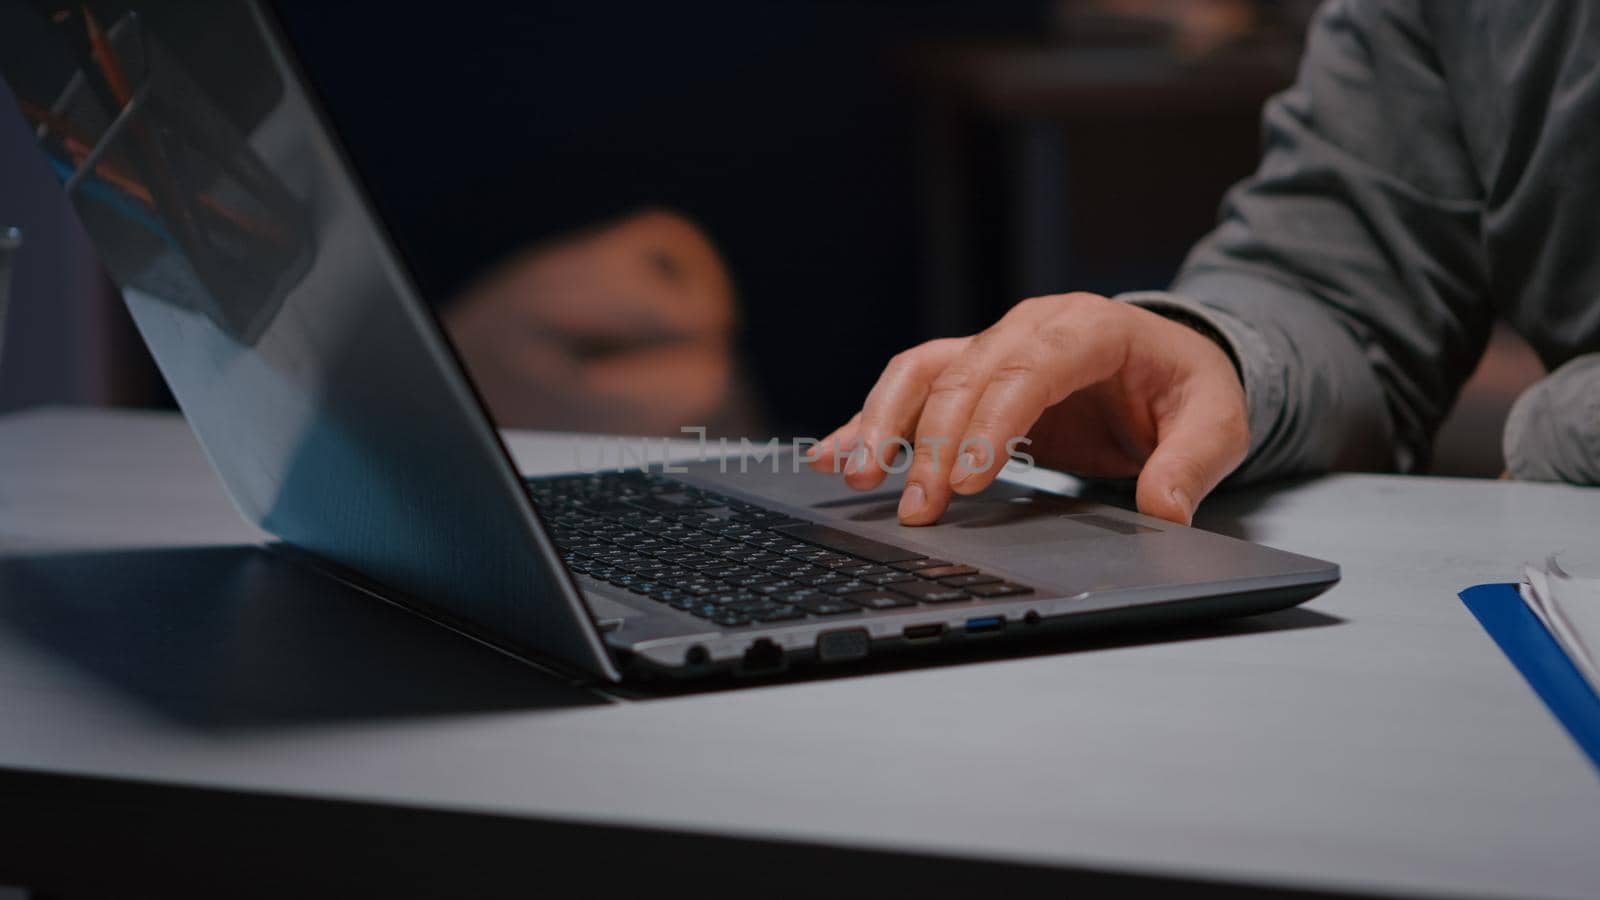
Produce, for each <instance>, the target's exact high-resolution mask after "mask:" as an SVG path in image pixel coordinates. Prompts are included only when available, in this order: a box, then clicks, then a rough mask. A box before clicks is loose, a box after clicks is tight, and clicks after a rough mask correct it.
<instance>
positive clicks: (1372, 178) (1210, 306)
mask: <svg viewBox="0 0 1600 900" xmlns="http://www.w3.org/2000/svg"><path fill="white" fill-rule="evenodd" d="M1430 33H1431V31H1430V27H1429V22H1428V11H1427V10H1425V9H1424V8H1423V4H1422V2H1421V0H1330V2H1329V3H1327V4H1325V5H1324V6H1323V8H1322V9H1321V10H1320V11H1319V13H1318V14H1317V17H1316V19H1315V20H1314V22H1313V24H1312V28H1311V33H1310V37H1309V42H1308V46H1307V50H1306V55H1305V58H1304V60H1303V62H1302V65H1301V69H1300V73H1299V76H1298V78H1297V80H1296V83H1295V84H1294V86H1293V87H1292V88H1290V89H1289V90H1288V91H1286V92H1284V93H1283V94H1281V95H1279V96H1278V97H1276V98H1274V99H1273V100H1272V101H1271V102H1270V103H1269V104H1268V106H1267V108H1266V111H1265V113H1264V119H1263V139H1264V144H1265V150H1264V155H1263V158H1262V162H1261V165H1260V168H1259V170H1258V171H1257V172H1256V173H1255V174H1254V175H1253V176H1252V177H1250V178H1249V179H1247V180H1246V181H1244V182H1242V183H1241V184H1239V185H1238V186H1236V187H1235V188H1234V189H1233V190H1232V191H1230V192H1229V194H1228V196H1227V198H1226V200H1225V201H1224V203H1223V209H1222V217H1221V223H1220V225H1219V226H1218V228H1217V229H1216V231H1214V232H1213V233H1212V234H1211V235H1209V236H1208V237H1206V238H1205V239H1204V240H1203V241H1202V242H1201V243H1200V244H1199V245H1198V246H1197V247H1196V248H1195V249H1194V251H1193V252H1192V253H1191V254H1190V256H1189V259H1188V260H1187V261H1186V262H1185V264H1184V267H1183V269H1182V271H1181V272H1180V273H1179V276H1178V279H1177V281H1176V282H1175V284H1174V285H1173V287H1172V289H1171V291H1170V292H1146V293H1140V294H1133V295H1125V298H1124V299H1127V300H1129V301H1130V302H1134V303H1139V304H1141V305H1145V306H1148V307H1151V308H1153V309H1155V310H1156V311H1161V310H1163V309H1165V310H1168V311H1179V312H1184V313H1188V314H1190V315H1196V316H1199V317H1201V318H1203V319H1204V320H1205V321H1206V322H1208V323H1209V324H1210V325H1211V326H1212V327H1213V328H1214V329H1215V330H1216V331H1217V332H1218V333H1220V334H1221V335H1222V336H1223V338H1224V339H1225V340H1226V342H1227V343H1228V344H1229V345H1230V349H1231V350H1232V351H1233V354H1234V357H1235V359H1236V360H1237V362H1238V364H1239V368H1240V372H1241V376H1242V377H1243V380H1244V383H1245V391H1246V396H1247V400H1248V403H1249V407H1250V430H1251V449H1250V454H1249V456H1248V458H1247V459H1246V461H1245V463H1244V465H1243V466H1242V467H1241V468H1240V470H1239V471H1238V472H1237V473H1236V475H1235V476H1234V480H1235V481H1254V480H1260V479H1264V478H1270V477H1279V476H1286V475H1292V474H1297V473H1304V472H1316V471H1324V470H1327V469H1333V468H1369V469H1397V470H1399V471H1411V470H1414V469H1416V468H1418V467H1420V466H1422V465H1425V463H1426V460H1427V455H1428V450H1429V443H1430V440H1431V437H1432V434H1433V432H1434V430H1435V429H1436V428H1437V426H1438V424H1439V422H1440V420H1441V419H1442V418H1443V417H1444V415H1445V413H1446V412H1447V411H1448V408H1449V406H1450V404H1451V402H1452V401H1453V399H1454V397H1455V394H1456V392H1457V391H1458V390H1459V388H1460V386H1461V384H1462V383H1463V382H1464V381H1465V380H1466V378H1467V376H1468V375H1469V374H1470V373H1471V370H1472V368H1473V366H1474V364H1475V363H1476V361H1477V359H1478V356H1479V355H1480V354H1481V352H1482V350H1483V346H1484V343H1485V341H1486V340H1487V336H1488V329H1489V322H1490V317H1491V312H1490V305H1489V303H1488V300H1487V296H1486V295H1487V289H1486V281H1487V277H1486V273H1485V265H1484V262H1483V257H1482V249H1481V243H1480V238H1481V235H1480V222H1481V210H1482V203H1481V198H1480V195H1481V193H1482V190H1481V188H1480V185H1479V182H1478V179H1477V177H1476V174H1475V172H1474V168H1473V165H1472V162H1471V159H1470V157H1469V155H1468V153H1467V151H1466V149H1465V148H1464V147H1463V145H1462V141H1461V137H1460V129H1459V125H1458V122H1457V119H1456V116H1455V110H1454V108H1453V105H1452V99H1451V93H1450V91H1449V90H1448V89H1447V86H1446V85H1445V83H1444V76H1443V74H1442V73H1441V72H1440V70H1439V68H1438V64H1437V58H1436V55H1435V53H1434V51H1433V48H1432V47H1431V45H1430Z"/></svg>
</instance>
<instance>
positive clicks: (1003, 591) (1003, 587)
mask: <svg viewBox="0 0 1600 900" xmlns="http://www.w3.org/2000/svg"><path fill="white" fill-rule="evenodd" d="M967 590H969V591H971V592H972V593H973V594H975V595H977V596H979V597H1012V596H1016V595H1018V594H1031V593H1033V588H1031V587H1024V586H1023V585H1020V584H1012V583H1011V582H1009V581H996V582H992V583H990V584H975V585H973V586H972V587H969V588H967Z"/></svg>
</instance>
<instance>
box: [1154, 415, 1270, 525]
mask: <svg viewBox="0 0 1600 900" xmlns="http://www.w3.org/2000/svg"><path fill="white" fill-rule="evenodd" d="M1156 441H1157V442H1156V449H1155V451H1154V452H1152V453H1151V454H1150V458H1149V459H1147V460H1146V461H1145V464H1144V469H1143V471H1141V472H1140V473H1139V486H1138V490H1137V492H1136V495H1135V498H1136V500H1137V501H1138V504H1139V511H1140V512H1142V513H1144V514H1145V515H1147V516H1155V517H1156V518H1159V519H1166V520H1167V521H1169V522H1177V523H1178V524H1180V525H1188V524H1189V523H1190V522H1191V521H1193V520H1194V511H1195V508H1196V507H1198V506H1199V505H1200V501H1201V500H1202V499H1204V498H1205V496H1206V495H1207V494H1209V493H1211V491H1212V490H1213V489H1214V488H1215V487H1216V486H1217V484H1218V482H1220V481H1222V479H1224V478H1226V477H1227V476H1228V473H1229V472H1232V471H1233V470H1234V469H1236V468H1238V467H1239V463H1241V462H1243V461H1244V457H1245V454H1246V452H1248V451H1249V449H1250V426H1249V421H1248V418H1247V416H1246V415H1245V412H1244V403H1243V399H1242V398H1241V397H1239V396H1237V392H1226V395H1225V396H1217V397H1209V398H1206V399H1205V400H1204V401H1201V400H1199V398H1197V399H1196V402H1190V403H1183V404H1180V405H1179V406H1178V408H1177V410H1176V411H1174V412H1173V413H1172V414H1171V416H1170V417H1169V418H1168V420H1167V421H1158V422H1157V425H1156Z"/></svg>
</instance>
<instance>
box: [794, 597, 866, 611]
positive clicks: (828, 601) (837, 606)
mask: <svg viewBox="0 0 1600 900" xmlns="http://www.w3.org/2000/svg"><path fill="white" fill-rule="evenodd" d="M796 605H797V606H799V607H800V608H801V609H804V610H805V611H806V612H808V613H811V614H812V615H814V616H840V615H844V614H846V613H858V612H861V607H859V606H856V605H855V604H854V603H850V602H848V601H846V600H844V599H842V598H837V597H822V598H819V599H815V600H801V601H800V602H799V603H797V604H796Z"/></svg>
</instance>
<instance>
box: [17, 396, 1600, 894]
mask: <svg viewBox="0 0 1600 900" xmlns="http://www.w3.org/2000/svg"><path fill="white" fill-rule="evenodd" d="M571 440H572V439H571V438H547V439H542V438H540V437H538V436H535V435H514V436H512V440H511V444H512V446H513V448H514V452H515V453H516V454H517V456H518V458H519V462H520V463H521V464H522V465H523V466H525V467H526V468H527V469H529V470H531V471H538V470H550V469H561V468H564V467H566V466H568V465H569V463H570V460H571V459H572V450H571V444H570V441H571ZM1200 524H1202V525H1203V526H1207V527H1213V528H1216V529H1218V530H1224V531H1229V532H1232V533H1238V534H1243V535H1245V536H1248V537H1250V538H1252V539H1254V540H1258V541H1261V542H1264V543H1268V544H1272V545H1275V546H1279V547H1282V548H1285V549H1288V550H1293V551H1298V552H1302V553H1307V554H1311V555H1314V556H1319V557H1323V558H1327V559H1332V560H1335V561H1337V562H1339V563H1341V564H1342V565H1343V567H1344V581H1343V582H1342V583H1341V584H1340V585H1339V586H1337V587H1336V588H1334V589H1333V590H1332V591H1330V592H1329V593H1328V594H1326V595H1324V596H1323V597H1320V598H1318V599H1317V600H1314V601H1312V602H1311V603H1310V604H1309V605H1308V606H1307V607H1305V608H1304V609H1305V610H1309V611H1310V612H1309V613H1308V612H1305V611H1303V610H1302V611H1290V612H1286V613H1280V614H1274V615H1273V616H1269V617H1264V618H1265V621H1264V622H1263V623H1261V626H1260V627H1259V628H1258V627H1246V628H1227V629H1215V630H1211V631H1202V632H1201V633H1200V635H1199V636H1190V637H1188V638H1186V639H1181V640H1170V641H1167V642H1164V643H1158V644H1151V645H1142V646H1141V645H1113V646H1096V647H1091V648H1089V649H1081V648H1080V649H1078V650H1076V651H1075V652H1059V653H1046V654H1043V655H1031V656H1020V657H1016V656H1014V657H1011V658H1005V659H1000V660H994V661H986V662H978V663H970V664H961V665H947V666H941V667H935V668H920V669H907V670H898V671H885V672H877V673H873V674H868V675H863V676H860V677H847V678H839V679H831V680H821V681H812V682H802V683H790V684H783V685H777V686H766V687H754V688H750V689H741V690H732V691H721V692H716V693H704V694H692V695H688V696H679V697H673V698H667V699H653V700H645V701H636V702H606V703H597V704H593V705H587V704H578V703H572V704H565V703H557V704H550V705H542V704H538V703H534V702H532V701H531V700H530V701H529V703H528V704H527V706H526V708H524V707H523V706H522V705H521V704H520V702H519V701H518V699H517V698H516V696H512V697H511V698H510V699H509V700H506V698H500V700H504V701H506V702H499V701H496V702H492V703H477V702H476V698H474V697H472V696H470V691H468V690H467V688H462V689H461V690H458V691H456V693H455V694H451V693H450V692H449V691H445V693H444V695H442V696H437V697H434V698H433V700H434V701H437V702H433V703H432V705H430V706H422V707H419V708H417V709H415V710H410V711H408V710H406V709H405V708H404V707H403V705H402V707H401V708H400V710H399V712H396V711H395V710H387V711H382V714H377V715H356V714H351V715H348V716H345V715H340V714H339V711H338V709H337V708H335V709H333V711H332V712H331V713H329V711H327V710H324V711H323V713H326V714H319V715H316V716H307V717H304V718H303V719H297V718H296V717H295V716H294V715H293V714H292V711H291V712H290V713H289V714H286V715H284V716H281V717H278V718H276V719H274V718H273V717H272V716H265V717H258V718H256V719H250V720H248V721H245V722H244V724H242V725H239V724H238V723H235V724H236V725H237V727H234V726H227V727H211V726H208V725H207V724H206V719H205V716H204V715H203V714H202V715H199V716H198V717H196V716H193V715H186V714H185V713H184V712H183V710H182V704H181V703H179V704H177V706H174V705H173V704H172V703H164V701H163V697H165V700H168V701H170V700H172V697H171V696H166V695H162V694H161V692H162V691H168V692H169V693H170V690H171V688H170V685H168V686H167V687H161V686H159V685H158V686H157V687H153V688H151V687H148V686H147V689H146V690H145V691H144V692H143V693H142V694H141V692H140V691H138V690H130V689H129V687H128V686H127V685H125V684H120V685H119V684H118V683H117V680H118V679H117V677H116V670H114V669H113V670H99V671H96V670H95V668H94V665H92V664H86V662H85V660H86V659H90V658H91V656H92V655H91V654H88V653H86V652H82V651H81V648H74V647H73V646H71V640H72V639H71V638H70V635H69V636H68V637H66V638H63V637H62V636H61V634H60V629H59V628H57V630H54V631H52V630H51V627H50V626H49V625H48V623H47V624H46V625H39V622H38V617H39V616H40V615H43V613H40V611H39V610H37V609H33V608H31V607H25V608H24V612H22V613H19V612H18V611H17V610H16V609H12V610H10V611H9V612H8V611H7V604H10V603H13V602H14V601H16V602H20V601H18V600H17V598H15V597H10V598H8V597H0V710H3V711H4V712H3V722H4V725H3V727H0V769H5V770H13V771H32V772H47V773H75V774H88V775H96V776H103V777H108V778H115V779H131V780H137V781H149V782H158V783H162V784H180V785H192V786H201V787H212V788H227V789H235V790H248V791H260V792H266V793H270V794H281V795H287V796H318V797H336V798H348V799H353V800H365V801H374V802H378V803H383V804H395V805H398V806H405V807H412V808H419V807H420V808H428V809H444V810H458V811H468V812H475V813H477V812H496V813H502V814H506V815H509V816H532V817H539V818H542V819H546V820H556V821H568V820H570V821H577V822H593V823H606V824H626V825H636V826H642V827H647V828H661V829H665V830H670V831H673V832H686V833H704V834H719V835H725V834H739V835H746V836H756V837H773V838H780V839H784V840H796V841H807V842H816V843H820V844H824V845H829V846H839V847H852V848H886V849H894V850H903V851H908V852H911V853H914V854H917V855H919V856H951V857H956V858H963V859H987V860H1011V861H1026V862H1032V863H1038V864H1044V865H1048V866H1063V867H1081V868H1088V869H1095V870H1104V871H1111V872H1122V871H1126V872H1139V873H1158V874H1159V873H1165V874H1173V875H1180V876H1191V877H1198V878H1201V879H1217V880H1224V881H1232V882H1242V883H1250V884H1261V885H1277V886H1300V887H1309V888H1328V889H1340V890H1355V891H1367V890H1370V891H1377V892H1413V893H1437V894H1441V895H1471V896H1488V895H1515V896H1524V897H1530V896H1567V897H1585V896H1594V895H1595V894H1596V893H1597V892H1600V853H1597V852H1596V851H1597V850H1600V777H1597V773H1596V770H1595V768H1594V767H1592V766H1591V765H1590V763H1589V762H1588V760H1587V759H1586V758H1585V757H1584V756H1583V755H1582V754H1581V752H1580V751H1579V750H1578V748H1577V747H1576V745H1575V744H1573V743H1572V741H1571V740H1570V739H1569V738H1568V736H1567V734H1566V732H1565V731H1563V730H1562V729H1561V727H1560V725H1559V724H1558V723H1557V722H1556V721H1555V719H1554V718H1553V717H1552V716H1551V715H1550V714H1549V713H1548V712H1547V711H1546V709H1545V708H1544V706H1543V705H1542V704H1541V703H1540V701H1539V700H1538V699H1537V697H1536V696H1535V695H1534V694H1533V693H1532V691H1531V690H1530V689H1529V688H1528V687H1527V686H1526V685H1525V684H1524V682H1523V681H1522V679H1521V678H1520V677H1519V676H1518V674H1517V673H1516V672H1515V671H1514V670H1513V669H1512V667H1511V666H1510V664H1509V663H1508V662H1507V661H1506V660H1505V659H1504V658H1503V657H1502V655H1501V654H1500V652H1499V650H1498V649H1497V648H1496V647H1495V646H1494V644H1493V643H1492V642H1491V641H1490V639H1489V638H1488V637H1487V636H1486V635H1485V634H1484V633H1483V632H1482V631H1481V630H1480V629H1479V627H1478V625H1477V623H1476V622H1475V621H1474V619H1473V618H1472V616H1471V615H1470V614H1469V613H1468V612H1467V610H1466V609H1465V608H1464V607H1463V606H1462V605H1461V603H1460V602H1459V600H1457V598H1456V592H1457V591H1458V590H1460V589H1461V588H1464V587H1466V586H1468V585H1472V584H1475V583H1479V582H1484V581H1496V580H1499V581H1506V580H1513V579H1514V578H1515V577H1516V575H1517V572H1518V567H1519V564H1520V563H1521V562H1523V561H1524V560H1534V559H1539V558H1542V557H1543V556H1544V555H1545V554H1547V553H1549V552H1550V551H1552V550H1558V549H1562V548H1567V549H1568V550H1569V551H1570V553H1569V555H1568V556H1567V557H1566V560H1567V561H1569V562H1573V563H1574V564H1575V565H1576V567H1577V568H1580V569H1582V568H1583V567H1584V565H1585V563H1583V562H1582V561H1583V560H1587V561H1588V563H1587V565H1589V566H1590V569H1591V571H1594V570H1600V491H1593V490H1583V489H1576V488H1569V487H1562V486H1546V485H1525V484H1512V483H1498V482H1469V481H1456V480H1442V479H1438V480H1436V479H1422V478H1398V477H1377V476H1342V477H1333V478H1327V479H1322V480H1319V481H1315V482H1312V483H1309V484H1305V485H1301V486H1296V487H1291V488H1287V489H1282V490H1279V491H1277V492H1271V493H1265V492H1258V493H1250V494H1244V495H1235V496H1229V497H1223V498H1220V499H1216V500H1213V501H1212V502H1209V503H1208V504H1207V505H1206V507H1205V509H1204V510H1203V512H1202V516H1201V520H1200ZM262 537H263V536H262V535H261V534H259V533H257V532H255V531H253V530H252V529H251V528H249V527H247V526H246V525H244V524H243V523H242V522H241V521H240V520H239V519H238V517H237V516H235V515H234V513H233V512H232V509H231V508H230V506H229V505H228V503H227V501H226V500H225V498H224V496H223V494H222V492H221V489H220V487H219V485H218V483H217V482H216V480H215V478H214V477H213V476H212V475H211V474H210V473H209V470H207V469H206V467H205V464H204V462H203V459H202V456H201V454H200V452H199V450H198V448H197V447H196V445H195V444H194V442H193V441H192V439H191V438H190V436H189V434H188V432H187V430H186V429H185V428H184V426H183V424H182V422H181V421H180V420H179V419H177V418H176V417H175V416H167V415H160V414H133V413H104V412H101V413H96V412H75V411H42V412H35V413H30V414H24V415H20V416H12V417H8V418H5V419H0V555H3V556H5V557H9V558H12V559H16V558H22V557H28V558H32V559H35V560H43V559H55V560H57V561H58V562H59V561H63V560H65V561H68V562H70V560H71V559H73V558H74V556H73V555H76V554H82V553H85V552H86V551H97V552H103V551H110V550H115V549H121V550H132V549H137V548H176V547H198V546H211V545H230V544H234V545H236V544H242V543H243V544H248V543H251V542H255V541H258V540H261V539H262ZM374 603H375V604H376V601H374ZM380 605H381V604H380ZM30 610H31V611H30ZM397 614H398V613H397ZM29 616H33V617H34V618H31V619H30V618H29ZM313 621H314V620H313ZM69 622H70V619H69ZM29 623H33V624H29ZM57 624H58V625H59V623H57ZM424 624H425V623H424ZM1269 625H1270V626H1272V627H1270V628H1269V627H1266V626H1269ZM328 627H329V628H330V629H335V630H336V629H338V628H341V627H348V623H346V622H344V620H343V619H340V620H339V621H330V624H329V626H328ZM408 627H409V626H408ZM427 627H428V628H431V627H432V626H427ZM240 633H244V634H248V633H250V632H249V631H248V630H243V631H241V632H240ZM298 633H299V632H294V631H292V630H291V631H290V632H288V633H287V634H288V636H287V637H283V638H282V639H281V640H279V642H278V643H277V644H275V645H272V646H273V652H275V653H281V654H287V655H289V656H291V657H292V656H293V654H295V653H296V652H299V651H298V650H297V646H296V644H295V642H294V640H293V637H294V635H295V634H298ZM407 633H408V634H409V633H410V632H407ZM52 635H53V636H54V637H52ZM346 638H347V639H349V640H353V641H356V642H358V643H359V641H360V639H361V635H360V633H355V634H353V635H347V636H346ZM141 639H142V638H141ZM452 640H453V641H454V643H452V644H451V647H452V648H455V649H452V650H450V651H449V652H450V653H457V652H459V654H460V655H461V657H462V659H463V660H467V662H465V663H463V664H462V665H466V666H468V667H472V666H480V665H491V663H486V662H483V660H484V659H487V658H488V657H493V656H494V654H492V653H490V652H489V651H487V650H484V649H482V648H479V647H476V646H474V645H470V644H466V643H465V642H462V641H459V640H455V639H454V638H453V637H452ZM113 652H114V651H113ZM419 652H420V651H419ZM429 652H432V651H429ZM441 652H443V651H441ZM447 655H448V654H447ZM429 658H430V660H433V661H434V662H437V660H434V658H433V657H429ZM217 659H218V660H220V661H221V663H220V664H221V665H223V666H224V667H227V666H228V665H229V663H227V662H226V661H227V660H228V659H229V657H228V655H227V651H226V648H219V651H218V656H217ZM318 659H320V657H319V656H318V655H317V651H315V650H314V649H312V650H307V651H305V660H307V662H306V663H305V665H306V666H309V667H310V668H308V669H306V670H305V671H307V672H309V673H311V674H312V675H314V674H315V672H316V669H315V666H316V665H318V664H319V663H318ZM341 659H343V657H341ZM364 659H365V660H366V662H363V661H362V660H361V659H357V660H354V661H351V660H344V661H342V662H341V663H340V665H341V666H344V667H346V668H345V669H343V670H342V671H344V672H345V673H346V674H351V673H353V677H354V678H356V680H358V681H359V680H360V679H361V678H371V679H375V680H376V679H381V680H383V681H384V683H386V684H399V685H401V686H404V685H405V684H406V680H407V679H408V678H411V677H414V674H413V673H408V670H407V666H406V662H405V660H406V657H404V656H403V655H400V654H398V653H395V654H389V655H387V656H386V655H385V651H383V650H382V649H373V650H372V652H371V653H370V654H368V655H367V656H365V657H364ZM495 660H496V661H495V662H494V663H492V665H500V661H499V658H498V657H495ZM128 665H130V666H133V667H134V668H133V669H130V670H129V671H135V670H136V669H137V664H136V663H129V664H128ZM452 665H454V664H452ZM363 667H365V668H363ZM252 671H255V670H251V669H248V667H247V668H246V670H245V674H246V675H248V674H249V673H250V672H252ZM241 677H242V676H241ZM494 677H495V679H498V680H497V681H496V682H495V683H496V684H503V682H504V679H505V675H504V673H501V672H500V671H499V670H498V669H497V670H496V675H495V676H494ZM510 677H511V678H512V680H518V676H517V675H515V674H513V675H512V676H510ZM527 678H528V681H529V683H530V684H532V683H533V682H535V681H537V680H538V679H540V678H541V676H539V675H537V674H535V673H532V672H529V673H528V674H527ZM156 681H157V682H160V679H156ZM266 690H268V689H267V688H260V689H259V690H255V691H254V692H251V691H246V692H245V693H244V694H242V695H238V696H243V697H244V700H242V701H239V702H243V703H245V704H246V705H248V703H250V702H257V701H259V702H263V703H270V702H271V701H270V698H269V699H268V700H261V697H262V696H265V695H263V694H262V693H260V691H266ZM463 691H466V693H463ZM269 693H270V691H269ZM514 694H515V692H513V695H514ZM230 696H233V695H230ZM152 698H154V699H152ZM235 700H237V696H235ZM173 709H178V710H179V712H178V713H176V714H174V712H173ZM247 718H248V717H247ZM3 815H4V813H3V812H0V816H3ZM86 853H90V854H91V855H92V850H86Z"/></svg>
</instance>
